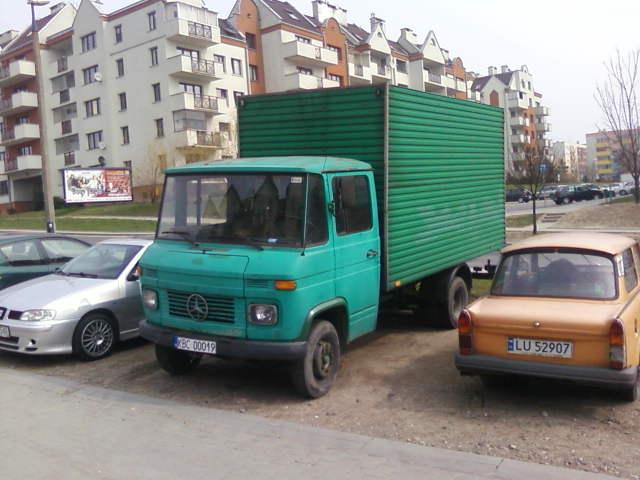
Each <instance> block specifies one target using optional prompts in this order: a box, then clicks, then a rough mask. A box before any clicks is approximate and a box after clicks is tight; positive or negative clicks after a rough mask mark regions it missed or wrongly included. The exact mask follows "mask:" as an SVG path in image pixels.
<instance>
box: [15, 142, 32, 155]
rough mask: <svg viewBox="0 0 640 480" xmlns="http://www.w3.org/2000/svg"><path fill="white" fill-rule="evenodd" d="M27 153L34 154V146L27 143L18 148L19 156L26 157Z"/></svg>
mask: <svg viewBox="0 0 640 480" xmlns="http://www.w3.org/2000/svg"><path fill="white" fill-rule="evenodd" d="M27 155H33V146H31V145H27V146H25V147H20V148H19V149H18V156H19V157H26V156H27Z"/></svg>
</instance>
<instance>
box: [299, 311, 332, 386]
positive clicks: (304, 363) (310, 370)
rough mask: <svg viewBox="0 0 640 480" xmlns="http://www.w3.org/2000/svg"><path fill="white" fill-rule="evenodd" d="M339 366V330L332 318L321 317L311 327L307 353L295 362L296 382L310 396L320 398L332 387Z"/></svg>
mask: <svg viewBox="0 0 640 480" xmlns="http://www.w3.org/2000/svg"><path fill="white" fill-rule="evenodd" d="M339 369H340V338H339V337H338V332H336V329H335V327H334V326H333V325H332V324H331V323H330V322H327V321H326V320H320V321H318V322H317V323H316V324H315V325H314V326H313V328H312V329H311V333H310V334H309V340H308V341H307V351H306V353H305V356H304V357H303V358H301V359H300V360H298V361H296V363H295V364H294V365H293V368H292V371H291V378H292V380H293V385H294V387H295V389H296V391H297V392H298V393H299V394H300V395H302V396H304V397H306V398H320V397H322V396H324V395H326V394H327V393H328V392H329V390H331V386H332V385H333V382H334V381H335V379H336V376H337V375H338V370H339Z"/></svg>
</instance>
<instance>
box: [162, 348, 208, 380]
mask: <svg viewBox="0 0 640 480" xmlns="http://www.w3.org/2000/svg"><path fill="white" fill-rule="evenodd" d="M156 359H157V360H158V363H159V364H160V366H161V367H162V369H163V370H164V371H165V372H167V373H168V374H170V375H173V376H177V375H185V374H187V373H189V372H191V371H193V370H194V369H195V368H196V367H197V366H198V365H200V361H201V360H202V356H200V355H197V354H190V353H187V352H183V351H181V350H176V349H175V348H171V347H165V346H162V345H156Z"/></svg>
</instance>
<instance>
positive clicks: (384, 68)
mask: <svg viewBox="0 0 640 480" xmlns="http://www.w3.org/2000/svg"><path fill="white" fill-rule="evenodd" d="M371 78H372V80H374V81H375V80H384V81H388V80H391V67H390V66H389V65H380V64H377V65H376V64H372V65H371Z"/></svg>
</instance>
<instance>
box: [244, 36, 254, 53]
mask: <svg viewBox="0 0 640 480" xmlns="http://www.w3.org/2000/svg"><path fill="white" fill-rule="evenodd" d="M244 36H245V38H246V39H247V47H249V48H251V49H253V50H255V49H256V36H255V35H254V34H253V33H245V34H244Z"/></svg>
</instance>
